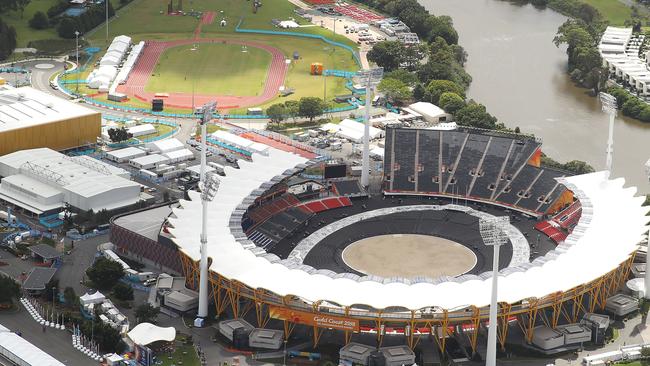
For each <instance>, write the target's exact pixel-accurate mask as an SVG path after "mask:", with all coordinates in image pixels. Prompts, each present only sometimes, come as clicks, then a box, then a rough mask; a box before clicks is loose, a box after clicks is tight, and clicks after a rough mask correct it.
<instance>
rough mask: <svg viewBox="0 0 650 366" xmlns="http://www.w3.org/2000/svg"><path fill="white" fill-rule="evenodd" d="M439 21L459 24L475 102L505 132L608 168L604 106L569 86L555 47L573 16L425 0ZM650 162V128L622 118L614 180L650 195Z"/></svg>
mask: <svg viewBox="0 0 650 366" xmlns="http://www.w3.org/2000/svg"><path fill="white" fill-rule="evenodd" d="M419 1H420V3H421V4H422V5H423V6H425V7H426V8H427V9H428V10H429V11H430V12H431V13H433V14H435V15H449V16H451V17H452V18H453V20H454V26H455V27H456V29H457V31H458V33H459V35H460V40H459V43H460V44H461V45H462V46H463V47H464V48H465V50H466V51H467V53H468V55H469V57H468V61H467V64H466V70H467V71H468V72H469V73H470V75H472V77H473V82H472V85H471V87H470V89H469V93H468V94H469V97H470V98H473V99H474V100H476V101H478V102H480V103H483V104H485V105H486V107H487V109H488V111H489V112H490V113H492V114H493V115H495V116H496V117H497V118H499V120H500V121H501V122H503V123H505V125H506V126H508V127H512V128H514V127H515V126H519V127H520V128H521V130H522V132H527V133H533V134H535V135H536V136H538V137H541V138H542V139H543V141H544V143H543V146H542V149H543V151H544V152H545V153H546V154H547V155H549V156H551V157H553V158H554V159H556V160H558V161H562V162H566V161H569V160H584V161H587V162H588V163H589V164H591V165H592V166H593V167H594V168H596V169H597V170H598V169H603V168H604V166H605V148H606V142H607V122H608V119H607V116H606V115H605V114H604V113H603V112H602V111H601V109H600V104H599V102H598V100H597V99H596V98H594V97H592V96H590V95H589V94H588V93H587V90H586V89H582V88H578V87H576V86H574V85H573V83H572V82H571V80H570V79H569V77H568V75H567V73H566V72H565V69H566V54H565V49H564V48H556V47H555V45H554V44H553V42H552V40H553V37H554V35H555V32H556V30H557V28H558V26H559V25H560V24H562V23H563V22H564V21H565V20H566V17H565V16H563V15H561V14H559V13H556V12H554V11H552V10H549V9H546V10H539V9H536V8H534V7H533V6H530V5H527V6H518V5H512V4H510V3H508V2H505V1H500V0H419ZM649 158H650V123H642V122H638V121H636V120H633V119H630V118H627V117H623V116H618V117H617V119H616V124H615V130H614V160H613V174H612V176H613V177H624V178H625V180H626V182H627V183H626V185H634V186H637V187H638V189H639V192H640V193H650V184H649V183H648V177H647V175H646V173H645V168H644V164H645V162H646V160H648V159H649Z"/></svg>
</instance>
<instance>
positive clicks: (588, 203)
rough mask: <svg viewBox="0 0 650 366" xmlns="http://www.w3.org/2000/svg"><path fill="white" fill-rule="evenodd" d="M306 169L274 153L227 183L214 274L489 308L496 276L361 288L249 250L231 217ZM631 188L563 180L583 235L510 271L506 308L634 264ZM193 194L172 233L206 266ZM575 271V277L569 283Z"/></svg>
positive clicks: (285, 290)
mask: <svg viewBox="0 0 650 366" xmlns="http://www.w3.org/2000/svg"><path fill="white" fill-rule="evenodd" d="M304 162H305V160H304V159H303V158H300V157H298V156H295V155H292V154H290V153H286V152H281V151H278V150H275V149H270V154H269V156H268V157H263V156H259V155H253V162H252V163H246V162H244V161H241V163H240V169H234V170H232V171H229V172H228V174H227V176H226V177H222V178H221V185H220V187H219V191H218V193H217V197H215V199H214V200H213V201H212V202H210V203H209V207H208V217H209V220H210V225H209V226H208V243H209V245H208V250H209V253H208V255H209V256H210V257H212V259H213V262H212V264H211V267H210V269H211V270H212V271H215V272H218V273H220V274H221V275H222V276H224V277H226V278H229V279H234V280H237V281H240V282H242V283H244V284H246V285H248V286H250V287H252V288H264V289H266V290H269V291H272V292H274V293H275V294H278V295H280V296H285V295H294V296H297V297H299V298H302V299H305V300H307V301H312V302H313V301H317V300H328V301H332V302H334V303H337V304H340V305H343V306H349V305H354V304H367V305H369V306H372V307H374V308H378V309H383V308H386V307H390V306H402V307H406V308H408V309H413V310H417V309H421V308H423V307H429V306H440V307H443V308H446V309H453V308H457V307H462V306H468V305H476V306H479V307H481V306H485V305H487V304H489V302H490V290H491V279H490V278H489V277H488V278H483V277H479V276H471V275H470V276H464V277H463V279H462V280H456V281H444V282H440V283H433V282H431V281H426V280H423V281H410V282H405V281H396V282H391V281H390V280H389V281H388V282H387V281H384V282H381V283H380V282H376V281H373V280H371V279H367V278H366V279H364V280H363V281H357V280H356V279H352V278H344V277H340V276H339V277H330V276H328V275H325V274H320V273H311V272H306V271H303V270H300V269H290V268H288V267H286V266H285V265H283V264H282V263H281V262H274V263H272V262H270V261H269V260H268V259H267V258H266V257H263V256H257V255H256V254H255V253H253V252H252V251H250V250H248V249H245V248H244V247H243V246H242V244H240V243H239V242H238V241H236V240H235V238H234V236H233V235H232V234H231V232H230V228H229V220H230V217H231V213H232V212H233V211H234V210H235V208H236V207H237V206H238V205H239V204H241V202H242V200H243V199H245V198H246V197H247V196H248V195H249V194H250V193H251V192H253V191H254V190H255V189H256V188H258V187H259V186H260V185H261V184H262V183H264V182H267V181H269V180H271V179H272V178H273V177H275V176H277V175H280V174H282V173H283V172H284V171H285V170H286V169H289V168H292V167H294V166H295V165H296V164H300V163H304ZM624 182H625V181H624V179H622V178H619V179H615V180H607V179H606V173H605V172H596V173H591V174H585V175H580V176H575V177H570V178H564V179H562V180H561V183H563V184H564V185H565V186H567V188H568V189H570V190H571V191H573V192H574V194H575V196H576V197H577V198H579V199H580V201H581V203H582V205H583V214H582V216H581V218H580V221H579V223H578V225H577V227H576V229H575V230H574V231H573V234H571V235H569V237H568V238H567V239H566V241H565V242H564V243H562V244H560V245H558V247H557V249H556V250H553V251H551V252H549V253H548V254H547V255H545V256H544V257H541V258H538V259H536V260H535V261H534V262H533V263H532V264H525V265H521V268H519V267H514V269H517V270H512V269H511V270H510V271H507V272H502V274H501V275H500V277H501V278H500V279H499V284H500V285H499V301H505V302H509V303H514V302H517V301H520V300H522V299H526V298H530V297H536V298H540V297H543V296H545V295H548V294H551V293H555V292H558V291H565V290H568V289H571V288H573V287H576V286H578V285H581V284H584V283H588V282H590V281H592V280H593V279H595V278H598V277H601V276H603V275H604V274H606V273H608V272H610V271H612V270H613V269H615V268H617V267H618V266H619V265H620V264H621V263H622V262H624V261H625V260H627V259H628V258H629V256H630V254H631V253H633V252H634V251H635V250H636V246H637V244H638V243H639V241H640V240H641V239H642V236H643V233H644V232H645V231H646V230H647V228H646V221H647V219H646V217H645V214H646V213H647V212H648V208H644V207H642V206H641V204H642V203H643V201H644V198H643V197H635V196H634V195H635V193H636V189H634V188H623V184H624ZM189 194H190V198H191V201H181V204H180V207H179V208H176V209H174V214H175V216H176V217H175V218H174V217H171V218H170V219H169V221H170V222H171V224H172V226H173V228H171V229H170V231H171V233H172V234H173V236H174V241H175V242H176V244H178V246H179V247H180V250H181V251H182V252H184V253H185V254H187V255H188V256H189V257H191V258H192V259H194V260H199V259H200V254H199V247H200V240H199V233H200V231H201V230H200V225H201V220H200V215H201V209H200V206H201V200H200V198H199V194H198V193H197V192H194V191H191V192H189ZM612 228H616V229H615V230H612ZM255 249H258V248H255ZM519 269H520V270H519ZM569 272H570V273H571V275H570V276H567V273H569Z"/></svg>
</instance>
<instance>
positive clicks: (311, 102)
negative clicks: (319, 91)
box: [298, 97, 325, 122]
mask: <svg viewBox="0 0 650 366" xmlns="http://www.w3.org/2000/svg"><path fill="white" fill-rule="evenodd" d="M299 103H300V104H299V105H298V114H299V115H300V116H302V117H306V118H309V122H314V118H316V117H318V116H320V115H322V114H323V112H324V111H325V103H324V102H323V100H322V99H321V98H317V97H302V98H300V102H299Z"/></svg>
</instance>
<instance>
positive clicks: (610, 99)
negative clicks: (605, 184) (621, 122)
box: [599, 92, 618, 178]
mask: <svg viewBox="0 0 650 366" xmlns="http://www.w3.org/2000/svg"><path fill="white" fill-rule="evenodd" d="M599 99H600V102H601V103H602V105H603V112H605V113H607V115H608V116H609V135H608V137H607V150H605V151H606V152H607V160H606V161H605V169H606V170H607V178H609V175H610V174H611V173H612V155H613V154H614V119H615V118H616V108H617V107H618V103H617V102H616V98H615V97H614V96H612V95H611V94H607V93H602V92H601V93H600V94H599Z"/></svg>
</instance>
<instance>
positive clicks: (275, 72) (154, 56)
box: [117, 38, 287, 110]
mask: <svg viewBox="0 0 650 366" xmlns="http://www.w3.org/2000/svg"><path fill="white" fill-rule="evenodd" d="M217 42H219V43H228V44H238V45H245V46H247V47H255V48H260V49H263V50H265V51H267V52H269V53H270V54H271V65H270V67H269V71H268V73H267V75H266V81H265V82H264V91H263V92H262V94H261V95H259V96H219V95H200V94H194V106H200V105H202V104H205V103H207V102H210V101H213V100H215V99H216V100H217V103H218V108H219V109H221V110H223V109H232V108H242V107H250V106H254V105H260V104H263V103H265V102H266V101H268V100H270V99H273V98H275V97H276V96H277V94H278V91H279V89H280V86H282V84H283V83H284V78H285V76H286V74H287V64H286V63H285V57H284V54H283V53H282V51H280V50H279V49H277V48H275V47H271V46H269V45H266V44H263V43H257V42H251V41H245V40H232V39H219V38H201V39H184V40H178V41H169V42H158V41H147V42H146V45H145V47H144V50H143V51H142V55H141V56H140V59H139V60H138V62H137V63H136V64H135V67H134V68H133V70H131V73H130V74H129V78H128V80H127V81H126V84H124V85H120V86H119V87H118V88H117V91H118V92H120V93H124V94H126V95H128V96H129V97H134V98H137V99H139V100H142V101H144V102H147V103H150V102H151V100H152V99H154V98H155V94H154V93H150V92H145V91H144V88H145V86H146V85H147V82H148V81H149V77H150V76H151V74H153V70H154V68H155V67H156V64H157V63H158V59H159V58H160V55H161V54H162V53H163V52H164V51H165V49H167V48H170V47H176V46H182V45H191V44H194V43H217ZM158 92H160V93H166V91H165V90H160V91H158ZM168 94H169V97H165V98H162V99H163V100H164V101H165V106H166V107H175V108H192V94H191V93H168Z"/></svg>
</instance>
